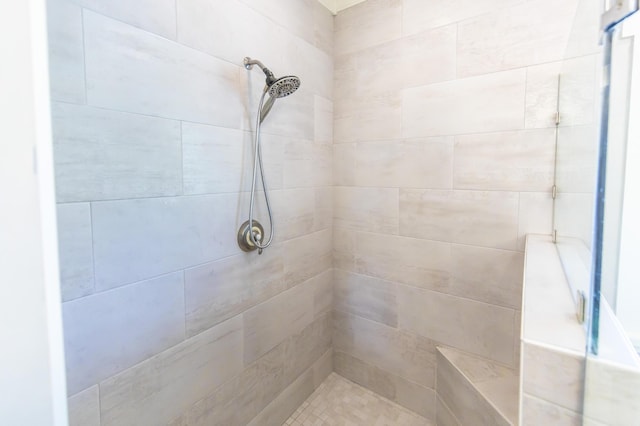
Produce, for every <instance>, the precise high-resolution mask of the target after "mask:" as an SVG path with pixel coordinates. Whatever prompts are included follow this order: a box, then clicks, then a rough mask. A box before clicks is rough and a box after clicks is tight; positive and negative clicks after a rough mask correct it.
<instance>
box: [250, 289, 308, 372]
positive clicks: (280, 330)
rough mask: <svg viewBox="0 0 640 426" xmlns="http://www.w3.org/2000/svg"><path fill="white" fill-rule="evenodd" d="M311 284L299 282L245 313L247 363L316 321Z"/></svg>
mask: <svg viewBox="0 0 640 426" xmlns="http://www.w3.org/2000/svg"><path fill="white" fill-rule="evenodd" d="M311 284H312V283H310V282H306V283H303V284H299V285H297V286H295V287H293V288H292V289H290V290H287V291H285V292H284V293H281V294H279V295H278V296H276V297H274V298H272V299H269V300H268V301H266V302H264V303H261V304H260V305H258V306H256V307H254V308H251V309H249V310H248V311H246V312H245V313H244V314H243V322H244V363H245V365H249V364H251V363H252V362H253V361H255V360H257V359H258V358H260V357H261V356H262V355H264V354H265V353H267V352H268V351H269V350H271V349H272V348H273V347H275V346H276V345H277V344H278V343H280V342H282V341H283V340H284V339H285V338H287V336H290V335H292V334H294V333H297V332H299V331H301V330H302V329H303V328H304V327H306V326H307V325H309V324H310V323H311V321H313V317H314V315H313V306H314V304H313V301H314V288H313V285H311Z"/></svg>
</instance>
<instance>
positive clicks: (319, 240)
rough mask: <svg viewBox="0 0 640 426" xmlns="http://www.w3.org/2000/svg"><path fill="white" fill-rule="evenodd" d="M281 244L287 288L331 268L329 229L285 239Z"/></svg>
mask: <svg viewBox="0 0 640 426" xmlns="http://www.w3.org/2000/svg"><path fill="white" fill-rule="evenodd" d="M283 246H284V272H285V282H286V285H287V287H288V288H291V287H293V286H295V285H296V284H299V283H301V282H303V281H306V280H308V279H309V278H312V277H315V276H316V275H318V274H320V273H322V272H324V271H326V270H327V269H330V268H331V262H332V231H331V229H324V230H322V231H318V232H314V233H312V234H308V235H305V236H302V237H299V238H295V239H292V240H288V241H285V242H284V244H283Z"/></svg>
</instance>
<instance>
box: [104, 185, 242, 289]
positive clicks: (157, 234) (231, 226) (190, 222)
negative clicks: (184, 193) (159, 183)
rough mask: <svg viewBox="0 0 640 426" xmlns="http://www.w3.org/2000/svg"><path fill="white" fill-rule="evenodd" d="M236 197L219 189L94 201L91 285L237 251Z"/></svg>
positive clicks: (112, 283) (124, 280) (134, 278)
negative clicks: (93, 281) (196, 193)
mask: <svg viewBox="0 0 640 426" xmlns="http://www.w3.org/2000/svg"><path fill="white" fill-rule="evenodd" d="M238 202H239V201H238V195H237V194H223V195H207V196H194V197H179V198H149V199H142V200H140V199H139V200H123V201H106V202H99V203H94V204H93V205H92V220H93V237H94V256H95V268H96V288H97V289H99V290H104V289H109V288H113V287H117V286H119V285H122V284H126V283H129V282H135V281H138V280H141V279H145V278H149V277H153V276H156V275H159V274H162V273H167V272H171V271H175V270H178V269H182V268H185V267H189V266H194V265H197V264H201V263H205V262H209V261H213V260H216V259H221V258H223V257H225V256H230V255H233V254H238V253H240V252H241V250H240V248H239V247H238V245H237V243H236V239H237V236H236V233H237V227H236V226H237V223H239V220H240V218H239V213H238V211H237V206H238ZM150 242H151V243H150Z"/></svg>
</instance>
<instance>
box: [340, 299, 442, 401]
mask: <svg viewBox="0 0 640 426" xmlns="http://www.w3.org/2000/svg"><path fill="white" fill-rule="evenodd" d="M334 321H335V334H334V336H333V347H334V349H335V350H336V351H339V352H344V353H348V354H350V355H352V356H355V357H357V358H359V359H361V360H363V361H365V362H367V363H370V364H373V365H375V366H377V367H380V368H382V369H383V370H385V371H388V372H390V373H393V374H395V375H397V376H401V377H404V378H405V379H408V380H412V381H414V382H416V383H418V384H420V385H422V386H426V387H429V388H432V389H433V388H434V387H435V365H436V364H435V345H434V343H433V341H432V340H430V339H428V338H425V337H422V336H420V335H418V334H416V333H412V332H408V331H405V330H398V329H397V328H394V327H389V326H386V325H384V324H380V323H377V322H375V321H370V320H368V319H365V318H360V317H358V316H355V315H351V314H347V313H343V312H340V311H335V312H334Z"/></svg>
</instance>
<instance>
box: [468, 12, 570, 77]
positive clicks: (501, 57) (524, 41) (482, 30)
mask: <svg viewBox="0 0 640 426" xmlns="http://www.w3.org/2000/svg"><path fill="white" fill-rule="evenodd" d="M506 6H507V7H502V8H500V9H494V10H492V11H491V13H487V14H484V15H481V16H478V17H476V18H472V19H469V20H466V21H464V22H461V23H460V24H458V40H457V41H458V42H457V73H458V76H469V75H477V74H486V73H489V72H493V71H499V70H505V69H513V68H518V67H523V66H527V65H533V64H541V63H546V62H552V61H558V60H561V59H562V58H563V57H564V56H563V55H564V53H565V49H566V46H567V42H568V40H569V34H570V32H571V27H572V24H573V18H574V16H575V9H576V3H563V4H558V3H556V2H555V1H554V0H538V1H535V2H528V1H524V2H519V3H516V4H510V5H506ZM551 10H553V13H549V11H551ZM542 26H544V28H545V31H543V32H541V31H538V29H539V28H540V27H542Z"/></svg>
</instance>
